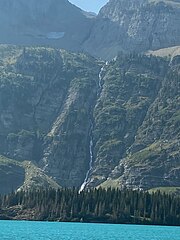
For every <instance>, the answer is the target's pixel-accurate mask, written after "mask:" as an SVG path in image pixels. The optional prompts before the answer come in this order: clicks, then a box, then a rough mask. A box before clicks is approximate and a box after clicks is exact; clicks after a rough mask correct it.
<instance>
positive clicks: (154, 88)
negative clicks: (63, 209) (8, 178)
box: [0, 45, 180, 189]
mask: <svg viewBox="0 0 180 240" xmlns="http://www.w3.org/2000/svg"><path fill="white" fill-rule="evenodd" d="M179 66H180V62H179V56H178V55H177V56H175V57H174V58H172V59H170V60H169V59H163V58H157V57H153V56H145V55H137V54H129V55H124V54H119V56H118V57H117V59H114V60H113V61H111V62H109V63H108V62H106V63H105V62H102V61H101V62H100V61H97V60H96V59H95V58H93V57H90V56H88V55H85V54H82V53H79V54H75V53H69V52H67V51H65V50H57V49H53V48H44V47H26V48H21V47H16V46H7V45H1V46H0V154H1V155H4V156H6V157H9V158H11V159H15V160H16V161H18V162H21V161H24V160H28V161H32V162H33V163H35V165H37V166H38V167H39V168H41V170H42V172H43V173H44V174H47V175H48V176H49V177H52V178H53V180H55V181H56V182H57V183H58V184H59V185H61V186H63V187H72V186H76V187H80V186H81V185H82V184H83V185H82V186H83V187H85V186H86V185H87V186H88V187H95V186H99V185H101V186H103V187H107V186H110V185H111V186H116V187H123V186H127V187H132V188H143V189H150V188H153V187H161V186H170V187H171V186H177V187H178V186H179V180H180V175H179V169H180V168H179V167H180V160H179V144H180V142H179V133H180V118H179V107H180V106H179V96H180V92H179V91H180V86H179V83H180V79H179ZM17 171H19V170H17ZM17 171H16V172H17ZM20 175H21V176H24V173H23V172H22V173H20ZM38 175H39V174H38ZM20 182H22V178H20ZM30 182H31V181H30ZM38 182H41V181H40V180H38ZM17 185H18V186H19V183H18V184H17Z"/></svg>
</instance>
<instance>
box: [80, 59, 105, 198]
mask: <svg viewBox="0 0 180 240" xmlns="http://www.w3.org/2000/svg"><path fill="white" fill-rule="evenodd" d="M107 64H108V62H106V64H105V65H107ZM104 68H105V66H103V67H102V68H101V70H100V72H99V75H98V76H99V81H98V91H97V96H98V97H99V96H100V94H101V91H102V88H103V72H104ZM93 128H94V125H93V121H92V120H91V126H90V131H89V139H90V142H89V155H90V160H89V168H88V171H87V173H86V176H85V179H84V182H83V183H82V185H81V187H80V189H79V193H80V192H82V191H83V190H84V189H85V187H86V185H87V184H88V183H89V175H90V173H91V170H92V165H93V146H94V144H93V135H92V132H93Z"/></svg>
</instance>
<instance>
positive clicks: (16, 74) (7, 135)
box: [0, 46, 100, 186]
mask: <svg viewBox="0 0 180 240" xmlns="http://www.w3.org/2000/svg"><path fill="white" fill-rule="evenodd" d="M0 52H1V57H2V58H1V69H0V71H1V74H0V112H1V113H0V138H1V148H0V153H1V154H3V155H6V156H8V157H10V158H13V159H16V160H26V159H28V160H32V161H34V162H36V164H37V165H39V166H41V168H42V169H43V170H44V171H45V172H47V173H48V174H49V176H53V177H54V179H56V181H57V182H58V183H62V186H72V185H74V186H79V185H80V184H81V183H82V181H83V179H84V178H85V174H86V171H87V169H88V161H89V131H90V128H91V118H92V109H93V106H94V104H95V100H96V97H97V85H98V74H99V71H100V66H99V65H98V63H97V62H96V60H95V59H94V58H92V57H88V56H86V55H84V54H73V53H72V54H70V53H68V52H66V51H64V50H54V49H50V48H49V49H45V48H24V49H22V48H16V47H8V46H1V48H0Z"/></svg>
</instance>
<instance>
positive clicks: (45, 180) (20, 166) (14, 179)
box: [0, 155, 60, 194]
mask: <svg viewBox="0 0 180 240" xmlns="http://www.w3.org/2000/svg"><path fill="white" fill-rule="evenodd" d="M0 175H1V178H0V193H1V194H7V193H11V192H12V191H15V190H18V191H20V190H24V191H27V190H29V189H36V190H38V189H41V188H45V189H46V188H48V189H49V188H53V189H58V188H60V185H58V184H57V183H56V182H54V181H53V180H52V179H51V178H49V177H48V176H47V175H46V174H44V172H43V171H42V170H41V169H39V168H38V167H37V166H35V165H34V164H33V163H32V162H28V161H24V162H19V161H14V160H12V159H9V158H6V157H4V156H1V155H0Z"/></svg>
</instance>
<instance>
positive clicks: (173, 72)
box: [102, 57, 180, 189]
mask: <svg viewBox="0 0 180 240" xmlns="http://www.w3.org/2000/svg"><path fill="white" fill-rule="evenodd" d="M177 63H178V65H177ZM179 63H180V62H179V57H178V58H177V57H175V58H174V59H173V61H171V69H169V70H168V72H167V74H166V76H165V78H164V79H163V81H161V87H160V88H159V91H158V92H157V93H156V98H155V99H154V101H153V102H152V103H151V104H150V105H149V108H148V110H147V112H146V115H145V118H144V120H143V121H142V124H141V125H140V126H139V128H138V130H137V132H136V134H135V136H134V142H133V144H132V145H131V146H130V147H129V149H128V150H127V151H126V154H125V158H122V159H121V160H120V162H119V164H118V165H117V166H116V167H115V168H114V170H113V171H112V173H111V174H110V175H109V176H108V178H107V180H106V182H104V183H103V184H102V186H104V187H108V186H110V185H111V186H112V185H114V186H116V187H117V186H121V187H122V186H126V187H131V188H140V189H149V188H151V187H155V186H156V187H157V186H158V187H165V186H166V187H167V186H179V177H180V159H179V157H180V155H179V146H180V135H179V134H180V118H179V117H180V112H179V109H180V105H179V102H180V101H179V96H180V75H179V73H180V68H179ZM156 80H157V79H156Z"/></svg>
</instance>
